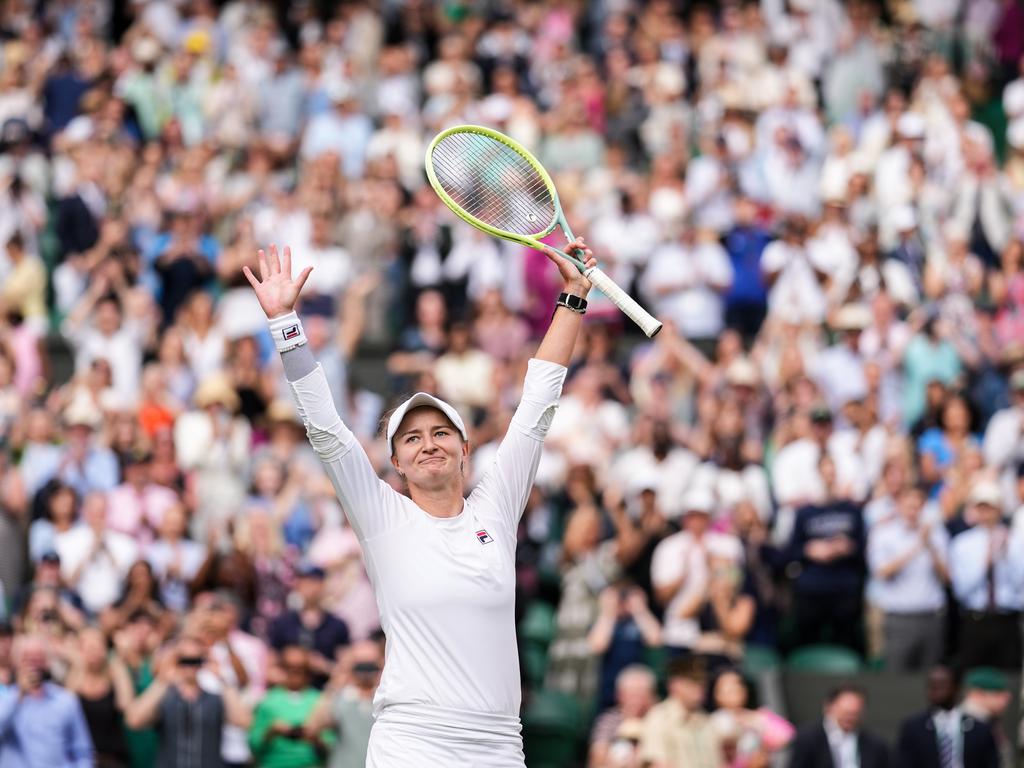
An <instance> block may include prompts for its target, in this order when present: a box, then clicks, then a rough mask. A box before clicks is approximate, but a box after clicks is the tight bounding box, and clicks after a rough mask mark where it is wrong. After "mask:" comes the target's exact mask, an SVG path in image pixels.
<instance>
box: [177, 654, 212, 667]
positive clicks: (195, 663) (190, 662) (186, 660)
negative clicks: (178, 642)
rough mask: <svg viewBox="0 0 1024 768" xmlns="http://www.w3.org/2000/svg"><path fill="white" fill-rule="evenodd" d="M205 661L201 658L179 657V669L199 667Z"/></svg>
mask: <svg viewBox="0 0 1024 768" xmlns="http://www.w3.org/2000/svg"><path fill="white" fill-rule="evenodd" d="M205 661H206V660H205V659H204V658H203V657H202V656H179V657H178V666H179V667H201V666H203V663H204V662H205Z"/></svg>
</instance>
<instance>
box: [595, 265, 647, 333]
mask: <svg viewBox="0 0 1024 768" xmlns="http://www.w3.org/2000/svg"><path fill="white" fill-rule="evenodd" d="M583 274H584V275H586V276H587V277H588V278H589V279H590V282H592V283H593V284H594V287H595V288H597V289H598V290H599V291H601V293H603V294H604V295H605V296H607V297H608V298H609V299H611V300H612V302H613V303H614V304H615V306H617V307H618V308H619V309H621V310H622V311H623V313H625V315H626V317H628V318H629V319H630V320H632V321H633V322H634V323H636V324H637V325H639V326H640V330H642V331H643V332H644V333H645V334H646V335H647V338H653V337H654V336H655V335H656V334H657V333H658V331H660V330H661V322H660V321H659V320H658V318H656V317H654V316H653V315H652V314H651V313H650V312H648V311H647V310H646V309H644V308H643V307H641V306H640V305H639V304H638V303H637V302H636V300H635V299H634V298H633V297H632V296H630V295H629V294H628V293H626V292H625V291H624V290H622V289H621V288H619V286H618V284H617V283H616V282H615V281H614V280H612V279H611V278H610V277H608V275H606V274H605V273H604V272H602V271H601V269H600V268H598V267H591V268H590V269H588V270H587V271H586V272H584V273H583Z"/></svg>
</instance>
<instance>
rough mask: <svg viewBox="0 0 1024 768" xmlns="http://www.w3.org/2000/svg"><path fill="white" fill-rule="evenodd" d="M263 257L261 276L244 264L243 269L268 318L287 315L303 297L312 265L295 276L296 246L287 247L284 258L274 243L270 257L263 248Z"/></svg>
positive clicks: (260, 259)
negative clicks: (278, 252) (303, 287)
mask: <svg viewBox="0 0 1024 768" xmlns="http://www.w3.org/2000/svg"><path fill="white" fill-rule="evenodd" d="M256 255H257V256H258V257H259V267H260V279H259V280H257V279H256V276H255V275H253V273H252V270H251V269H249V267H248V265H246V266H244V267H242V272H243V273H244V274H245V277H246V279H247V280H248V281H249V284H250V285H251V286H252V289H253V290H254V291H255V292H256V298H257V299H259V302H260V306H261V307H262V308H263V312H264V314H265V315H266V316H267V317H268V318H273V317H277V316H278V315H286V314H288V313H289V312H291V311H292V310H293V309H294V308H295V302H296V301H298V299H299V293H301V292H302V286H304V285H305V284H306V279H307V278H308V277H309V273H310V272H312V271H313V268H312V267H306V268H305V269H304V270H302V272H300V273H299V276H298V277H296V278H295V279H292V249H291V248H289V247H288V246H287V245H286V246H285V247H284V258H283V259H279V258H278V256H277V246H276V245H271V246H270V254H269V256H268V255H267V254H266V253H264V252H263V249H260V250H259V251H258V252H257V254H256Z"/></svg>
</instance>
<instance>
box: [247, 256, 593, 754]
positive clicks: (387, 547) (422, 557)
mask: <svg viewBox="0 0 1024 768" xmlns="http://www.w3.org/2000/svg"><path fill="white" fill-rule="evenodd" d="M570 247H574V248H579V249H585V248H586V247H585V246H584V245H583V241H582V239H578V240H577V241H576V242H575V243H572V244H570ZM545 254H546V255H547V257H548V258H549V259H551V260H552V261H553V262H555V264H556V265H557V266H558V270H559V272H560V273H561V277H562V280H563V284H564V293H563V294H562V295H561V296H559V299H558V303H557V304H556V306H555V311H554V315H553V316H552V319H551V325H550V327H549V328H548V330H547V333H546V334H545V336H544V339H543V340H542V341H541V344H540V347H539V348H538V349H537V352H536V355H535V358H534V359H533V360H531V361H530V362H529V368H528V370H527V374H526V381H525V383H524V385H523V394H522V400H521V402H520V404H519V407H518V409H517V410H516V413H515V415H514V416H513V418H512V421H511V424H510V425H509V430H508V433H507V434H506V435H505V439H504V440H503V441H502V444H501V446H500V447H499V448H498V451H497V453H496V455H495V458H494V463H493V465H492V466H491V467H490V469H489V470H488V471H487V472H486V474H485V475H484V476H483V478H482V479H481V480H480V482H479V483H478V484H477V486H476V488H475V489H474V490H473V492H472V494H470V496H469V498H465V496H464V488H465V483H466V476H467V467H466V460H467V459H468V457H469V444H468V435H467V432H466V427H465V425H464V424H463V421H462V418H461V417H460V416H459V414H458V412H457V411H456V410H455V409H454V408H452V407H451V406H450V405H449V404H448V403H445V402H444V401H442V400H439V399H437V398H435V397H433V396H431V395H428V394H426V393H423V392H418V393H416V394H415V395H413V396H412V397H411V398H409V399H408V400H406V401H405V402H404V403H402V404H401V405H400V406H399V407H398V408H397V409H395V411H394V412H393V413H392V415H391V417H390V419H389V420H388V424H387V433H386V439H387V443H388V449H389V452H390V455H391V462H392V464H393V465H394V467H395V469H396V471H397V472H398V474H399V476H400V477H402V478H403V479H404V480H405V482H406V483H407V485H408V489H409V495H408V497H407V496H404V495H402V494H400V493H398V492H396V491H395V490H394V489H393V488H391V486H389V485H388V484H387V483H385V482H383V481H382V480H380V479H379V478H378V477H377V473H376V472H375V471H374V470H373V467H372V466H371V464H370V461H369V459H368V458H367V456H366V454H365V452H364V451H363V450H362V448H361V447H360V445H359V443H358V442H357V441H356V438H355V436H354V435H353V434H352V432H351V430H349V428H348V427H346V426H345V424H343V423H342V421H341V419H340V418H339V416H338V414H337V411H336V410H335V407H334V400H333V398H332V397H331V393H330V391H329V388H328V385H327V379H326V377H325V376H324V374H323V370H322V369H321V367H320V366H319V364H318V363H317V362H316V361H315V360H314V358H313V354H312V352H310V351H309V348H308V346H306V345H305V341H306V338H305V334H304V332H303V330H302V324H301V322H300V320H299V318H298V316H297V315H296V314H295V312H294V311H293V307H294V306H295V303H296V300H297V299H298V296H299V292H300V291H301V290H302V286H303V284H304V283H305V282H306V279H307V278H308V277H309V273H310V271H311V268H310V267H307V268H306V269H304V270H303V271H302V272H301V273H300V274H299V275H298V276H297V277H296V278H294V279H293V278H292V274H291V271H292V267H291V251H290V249H288V248H285V249H284V258H283V259H279V258H278V253H277V248H276V246H272V247H271V249H270V253H269V256H267V255H265V254H264V253H263V251H260V252H259V268H260V279H259V280H257V279H256V277H255V276H254V275H253V274H252V271H251V270H250V269H249V268H248V267H244V268H243V271H244V273H245V276H246V278H248V280H249V282H250V283H251V284H252V286H253V289H254V290H255V292H256V296H257V298H258V299H259V301H260V306H262V307H263V311H264V312H265V313H266V315H267V318H268V320H269V323H270V329H271V333H272V335H273V338H274V342H275V344H276V345H277V349H278V351H279V352H281V354H282V361H283V363H284V370H285V375H286V376H287V378H288V380H289V382H290V384H291V388H292V391H293V393H294V395H295V399H296V402H297V403H298V408H299V413H300V415H301V416H302V421H303V423H304V424H305V425H306V430H307V434H308V435H309V439H310V442H311V443H312V445H313V448H314V449H315V450H316V452H317V454H318V455H319V456H320V459H321V461H322V462H323V464H324V467H325V468H326V470H327V473H328V475H329V476H330V478H331V482H332V483H333V484H334V489H335V491H336V492H337V494H338V499H339V500H340V502H341V504H342V507H343V508H344V510H345V513H346V515H347V516H348V519H349V522H350V523H351V525H352V528H353V530H354V531H355V532H356V535H357V536H358V537H359V541H360V544H361V545H362V548H363V557H364V559H365V562H366V570H367V572H368V573H369V575H370V579H371V581H372V582H373V586H374V592H375V594H376V598H377V604H378V606H379V608H380V614H381V624H382V626H383V629H384V631H385V633H386V634H387V652H386V657H385V664H384V673H383V677H382V679H381V683H380V687H379V689H378V691H377V694H376V699H375V707H374V708H375V715H376V723H375V724H374V726H373V731H372V733H371V736H370V746H369V751H368V756H367V763H366V764H367V766H368V768H385V767H386V768H402V767H403V766H409V768H413V767H414V766H415V767H416V768H418V767H419V766H424V765H465V766H471V765H487V766H490V767H491V768H522V766H523V765H524V757H523V750H522V738H521V735H520V729H521V726H520V722H519V704H520V697H521V691H520V687H519V670H518V663H517V651H516V631H515V620H514V602H515V567H514V559H515V549H516V528H517V526H518V523H519V518H520V516H521V515H522V512H523V508H524V506H525V504H526V499H527V496H528V495H529V493H530V488H531V486H532V485H533V478H534V474H535V473H536V470H537V465H538V462H539V461H540V453H541V445H542V442H543V440H544V436H545V434H546V433H547V430H548V426H549V425H550V424H551V419H552V417H553V416H554V412H555V409H556V407H557V401H558V397H559V394H560V393H561V388H562V382H563V380H564V379H565V373H566V366H567V365H568V363H569V358H570V355H571V353H572V350H573V346H574V345H575V343H576V337H577V334H578V333H579V328H580V324H581V319H582V314H583V311H584V310H585V309H586V301H585V298H586V295H587V293H588V292H589V290H590V281H589V280H587V279H586V278H585V277H584V276H583V275H582V274H581V273H580V272H579V271H578V270H577V269H576V268H575V267H574V266H573V265H572V264H571V263H570V262H569V261H567V260H566V259H564V258H562V257H560V256H559V255H558V254H557V253H555V252H554V251H552V250H550V249H545ZM585 255H586V259H587V260H588V266H589V265H590V264H592V263H594V262H593V257H592V254H591V253H590V251H589V250H585ZM573 307H576V308H575V309H574V308H573Z"/></svg>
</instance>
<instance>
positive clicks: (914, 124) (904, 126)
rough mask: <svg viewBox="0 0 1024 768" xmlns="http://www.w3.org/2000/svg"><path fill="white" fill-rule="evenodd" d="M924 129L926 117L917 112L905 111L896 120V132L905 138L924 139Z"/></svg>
mask: <svg viewBox="0 0 1024 768" xmlns="http://www.w3.org/2000/svg"><path fill="white" fill-rule="evenodd" d="M924 129H925V124H924V118H923V117H921V116H920V115H919V114H917V113H916V112H904V113H903V114H902V115H900V119H899V120H898V121H896V132H897V133H898V134H899V135H900V136H901V137H903V138H905V139H923V138H924Z"/></svg>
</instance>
